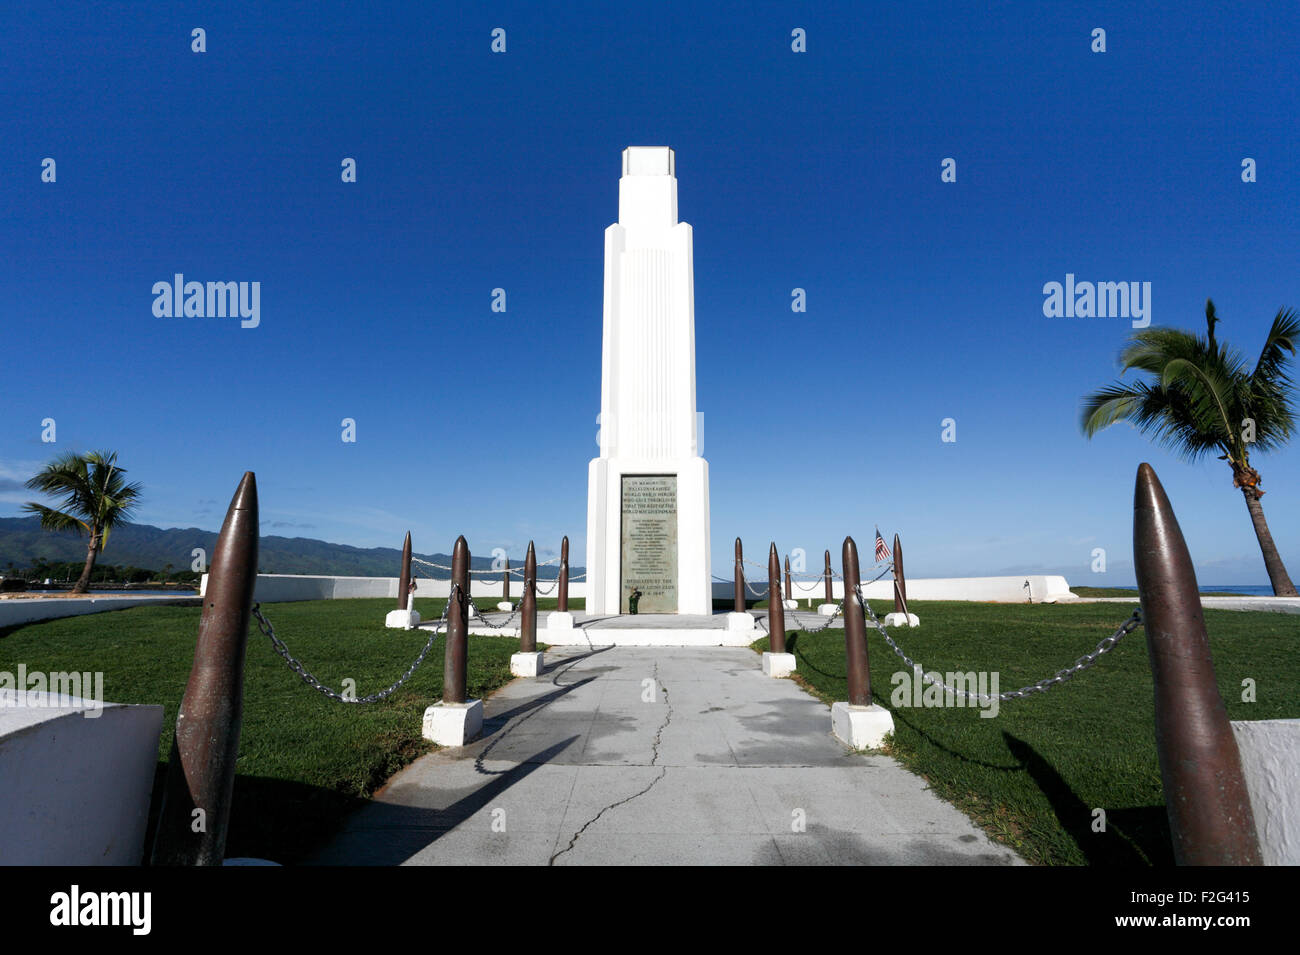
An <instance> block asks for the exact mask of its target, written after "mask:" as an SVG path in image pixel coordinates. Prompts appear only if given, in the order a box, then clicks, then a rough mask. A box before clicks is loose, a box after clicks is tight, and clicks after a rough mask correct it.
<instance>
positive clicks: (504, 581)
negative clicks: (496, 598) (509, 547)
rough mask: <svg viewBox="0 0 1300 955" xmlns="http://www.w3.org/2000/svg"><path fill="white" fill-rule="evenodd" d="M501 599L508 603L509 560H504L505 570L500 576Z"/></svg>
mask: <svg viewBox="0 0 1300 955" xmlns="http://www.w3.org/2000/svg"><path fill="white" fill-rule="evenodd" d="M501 599H502V600H504V601H505V602H506V603H510V558H509V557H507V558H506V569H505V570H504V571H503V572H502V574H501Z"/></svg>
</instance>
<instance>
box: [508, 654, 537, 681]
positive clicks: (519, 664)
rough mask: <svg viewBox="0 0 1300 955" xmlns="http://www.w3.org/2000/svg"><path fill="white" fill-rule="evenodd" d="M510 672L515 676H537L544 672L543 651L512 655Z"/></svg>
mask: <svg viewBox="0 0 1300 955" xmlns="http://www.w3.org/2000/svg"><path fill="white" fill-rule="evenodd" d="M510 672H511V673H513V674H514V675H515V676H537V674H539V673H541V672H542V651H540V650H538V651H537V652H536V653H513V654H511V655H510Z"/></svg>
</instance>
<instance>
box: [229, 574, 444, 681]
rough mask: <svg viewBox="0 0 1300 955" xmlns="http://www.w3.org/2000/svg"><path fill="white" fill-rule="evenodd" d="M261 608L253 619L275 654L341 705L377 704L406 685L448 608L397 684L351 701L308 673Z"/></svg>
mask: <svg viewBox="0 0 1300 955" xmlns="http://www.w3.org/2000/svg"><path fill="white" fill-rule="evenodd" d="M261 606H262V605H261V604H253V617H254V619H256V620H257V628H258V629H259V630H261V631H262V633H264V634H265V635H266V636H267V637H269V638H270V640H271V646H272V648H273V649H274V650H275V652H276V653H278V654H279V655H280V656H282V657H283V658H284V662H285V663H287V664H288V665H289V669H291V670H293V671H294V672H295V673H297V674H298V676H300V677H302V681H303V682H304V683H306V684H307V685H308V686H309V687H311V688H312V689H313V690H316V691H318V692H319V693H322V694H324V695H325V696H328V697H329V698H330V699H331V700H335V701H337V702H339V703H377V702H379V701H380V700H382V699H384V698H385V697H388V696H390V695H391V694H393V693H394V692H396V691H397V690H398V689H399V688H400V687H401V686H402V684H404V683H406V681H407V680H409V679H410V678H411V676H412V675H413V674H414V673H415V671H416V670H418V669H419V668H420V664H421V663H423V662H424V658H425V657H426V656H428V655H429V651H430V650H431V649H432V648H433V642H434V641H435V640H437V639H438V634H439V632H440V625H441V624H443V623H444V622H445V621H446V620H447V607H443V609H442V616H441V617H440V618H439V619H438V621H437V622H436V623H435V624H434V625H433V633H431V634H430V635H429V640H428V642H427V643H425V645H424V649H422V650H421V651H420V655H419V656H417V657H416V658H415V662H414V663H412V664H411V665H410V666H409V667H407V668H406V672H405V673H403V674H402V676H401V677H400V678H399V679H398V680H397V682H396V683H394V684H392V685H391V686H389V687H388V688H387V689H384V690H380V691H379V692H378V693H371V694H370V695H369V696H362V697H356V698H353V699H349V698H348V697H346V696H343V695H342V694H340V693H337V692H335V691H334V690H332V689H330V688H329V687H328V686H326V685H325V684H323V683H321V681H320V680H318V679H316V677H314V676H312V674H311V673H309V672H308V670H307V668H306V667H304V666H303V665H302V664H301V663H299V662H298V661H297V660H295V659H294V658H293V657H292V656H291V655H290V653H289V648H288V647H287V646H285V645H284V641H283V640H281V639H280V638H279V637H277V636H276V635H275V628H274V627H272V626H271V622H270V621H269V620H267V619H266V617H264V616H263V615H262V611H261ZM447 606H448V607H449V606H451V600H450V599H448V601H447Z"/></svg>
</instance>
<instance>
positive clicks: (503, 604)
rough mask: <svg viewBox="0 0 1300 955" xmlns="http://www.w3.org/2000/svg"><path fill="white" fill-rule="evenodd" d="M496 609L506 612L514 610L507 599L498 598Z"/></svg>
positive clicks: (513, 606)
mask: <svg viewBox="0 0 1300 955" xmlns="http://www.w3.org/2000/svg"><path fill="white" fill-rule="evenodd" d="M497 609H498V610H500V611H501V612H502V613H507V612H509V611H511V610H514V609H515V605H514V604H512V603H511V602H510V601H509V600H498V601H497Z"/></svg>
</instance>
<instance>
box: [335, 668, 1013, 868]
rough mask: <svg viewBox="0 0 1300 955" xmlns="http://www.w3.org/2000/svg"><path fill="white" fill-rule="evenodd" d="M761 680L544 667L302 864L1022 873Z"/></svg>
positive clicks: (780, 688) (792, 689)
mask: <svg viewBox="0 0 1300 955" xmlns="http://www.w3.org/2000/svg"><path fill="white" fill-rule="evenodd" d="M759 663H760V661H759V657H758V656H757V655H756V654H755V653H754V652H753V651H751V650H749V649H736V648H726V647H710V648H671V649H670V648H656V649H647V648H635V647H607V648H603V649H595V650H589V649H582V648H576V647H573V648H566V649H561V650H555V651H552V652H550V653H548V654H547V672H546V674H545V675H544V676H542V677H539V678H538V679H536V680H516V681H515V682H513V683H511V684H510V685H508V686H506V687H504V688H503V689H502V690H500V691H498V692H497V693H496V694H495V695H494V696H493V697H491V698H490V699H489V700H487V701H486V716H487V719H486V724H485V728H484V737H483V739H481V740H479V741H477V742H475V743H472V744H470V745H469V746H466V747H464V748H463V749H445V750H440V751H438V752H436V753H432V754H430V755H428V756H425V757H423V758H421V759H419V760H417V761H416V762H415V763H413V764H412V765H411V766H409V767H407V768H406V769H405V770H404V771H403V772H401V773H399V774H398V775H397V776H395V777H394V778H393V779H392V780H391V781H390V782H389V784H388V786H387V787H386V788H385V789H384V790H383V791H381V792H380V793H379V794H378V796H377V797H376V799H375V801H374V802H372V803H371V804H369V805H368V806H366V807H364V808H363V809H361V810H360V811H359V812H357V813H356V814H355V815H354V816H353V817H352V818H351V819H350V820H349V822H348V824H347V825H346V827H345V829H344V831H343V832H342V833H341V834H340V835H339V836H338V837H337V838H336V839H335V840H334V841H333V842H332V843H331V844H330V845H328V846H327V847H325V848H324V849H323V850H322V851H321V852H320V853H319V854H318V855H317V857H316V858H315V859H313V860H312V861H313V862H314V863H316V864H325V865H330V864H335V865H337V864H343V865H397V864H409V865H466V864H469V865H474V864H477V865H547V864H555V865H584V864H585V865H622V864H634V865H675V864H734V865H782V864H807V865H824V864H852V865H897V864H920V865H949V864H958V865H1008V864H1021V860H1020V859H1019V857H1018V856H1016V855H1015V854H1014V853H1013V852H1011V851H1010V850H1009V849H1006V848H1004V847H1001V846H998V845H997V844H995V843H993V842H992V841H991V840H989V839H988V838H987V837H986V836H985V835H984V834H983V833H982V832H981V831H980V830H978V829H976V828H975V826H974V825H973V824H972V823H971V822H970V821H969V820H968V819H967V818H966V817H965V816H963V815H962V814H961V813H959V812H958V811H957V810H956V809H954V808H953V807H951V806H949V805H948V804H947V803H945V802H943V801H941V800H940V799H938V798H937V797H936V796H934V795H933V794H932V793H930V792H928V791H927V790H926V789H925V784H924V782H923V781H922V780H921V778H920V777H918V776H914V775H912V774H911V773H909V772H907V771H906V770H904V769H903V768H902V767H901V766H900V765H899V764H898V763H896V762H895V761H894V760H892V759H889V758H887V757H883V756H864V755H858V754H855V753H852V752H850V751H849V750H848V749H847V748H846V747H844V746H843V745H842V744H841V743H840V742H839V741H838V740H836V739H835V738H834V737H833V736H831V735H830V712H829V709H828V708H827V707H826V706H825V705H824V704H822V703H820V702H818V701H817V700H815V699H813V698H812V697H810V696H809V695H808V694H806V693H804V692H803V691H802V690H800V689H799V688H798V687H797V686H795V685H794V684H793V683H791V682H790V681H789V680H771V679H768V678H766V677H764V676H763V675H762V672H761V670H760V668H759ZM801 824H802V825H801ZM800 830H802V831H800Z"/></svg>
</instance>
